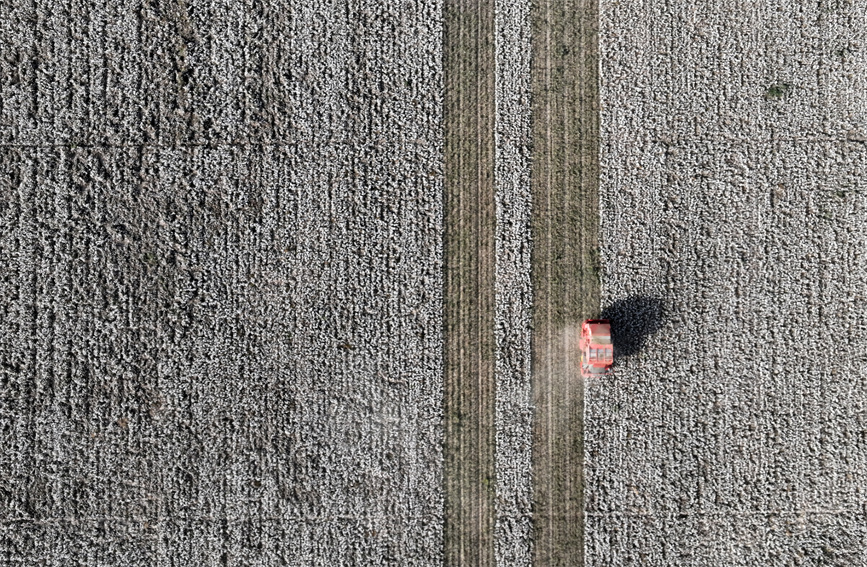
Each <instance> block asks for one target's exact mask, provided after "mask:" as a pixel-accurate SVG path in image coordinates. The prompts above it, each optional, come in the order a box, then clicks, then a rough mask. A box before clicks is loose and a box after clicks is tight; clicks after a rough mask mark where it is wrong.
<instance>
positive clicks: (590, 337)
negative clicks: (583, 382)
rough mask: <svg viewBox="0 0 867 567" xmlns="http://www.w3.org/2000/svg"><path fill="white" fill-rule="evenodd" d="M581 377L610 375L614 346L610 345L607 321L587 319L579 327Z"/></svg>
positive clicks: (609, 330) (608, 323) (609, 327)
mask: <svg viewBox="0 0 867 567" xmlns="http://www.w3.org/2000/svg"><path fill="white" fill-rule="evenodd" d="M579 349H580V350H581V376H583V377H585V378H589V377H591V376H605V375H607V374H611V372H612V370H611V368H612V365H613V364H614V345H612V343H611V323H610V321H608V320H607V319H587V320H586V321H584V323H583V324H582V325H581V340H580V341H579Z"/></svg>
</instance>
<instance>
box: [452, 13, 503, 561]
mask: <svg viewBox="0 0 867 567" xmlns="http://www.w3.org/2000/svg"><path fill="white" fill-rule="evenodd" d="M443 15H444V22H443V25H444V34H443V35H444V37H443V42H444V49H443V75H444V77H443V78H444V86H445V92H444V109H443V119H444V136H445V139H444V160H445V164H444V167H445V184H444V208H445V210H444V219H443V224H444V236H443V238H444V242H443V254H444V259H443V261H444V280H443V285H444V290H443V292H444V293H443V319H444V353H443V362H444V389H445V400H444V405H445V408H444V409H445V416H446V423H445V456H444V457H445V463H444V467H445V468H444V491H445V495H444V497H445V502H444V504H445V510H444V516H445V527H444V542H443V543H444V562H445V565H493V564H494V540H493V536H494V511H495V508H494V490H495V471H494V466H495V465H494V462H495V461H494V444H495V437H494V412H495V404H494V402H495V382H494V364H495V339H494V314H495V310H494V307H495V305H494V302H495V295H494V254H495V207H494V204H495V202H494V112H495V106H494V92H495V90H494V89H495V81H494V71H495V52H494V0H478V1H469V0H446V2H445V4H444V14H443Z"/></svg>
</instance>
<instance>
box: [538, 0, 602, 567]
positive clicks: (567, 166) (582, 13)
mask: <svg viewBox="0 0 867 567" xmlns="http://www.w3.org/2000/svg"><path fill="white" fill-rule="evenodd" d="M597 14H598V7H597V5H596V2H595V0H544V1H542V2H539V3H537V4H536V5H535V9H534V17H533V70H532V77H533V97H534V100H533V171H532V194H533V230H532V242H533V260H532V283H533V294H534V298H533V405H534V408H535V416H534V429H533V502H534V516H533V517H534V522H535V526H534V536H535V541H534V543H535V547H534V565H538V566H539V567H549V566H565V565H569V566H572V565H583V552H584V544H583V530H584V505H583V498H584V495H583V419H584V418H583V411H584V406H583V403H584V384H583V381H582V379H581V374H580V372H579V364H580V361H579V352H578V333H579V332H580V326H581V322H582V320H583V319H585V318H588V317H594V316H596V315H598V311H599V278H598V268H597V263H596V260H597V256H596V253H597V252H598V250H597V247H598V244H597V232H598V226H599V220H598V195H597V191H598V142H597V139H598V132H599V130H598V116H599V115H598V74H597V68H598V59H597V50H596V45H597V44H596V38H597Z"/></svg>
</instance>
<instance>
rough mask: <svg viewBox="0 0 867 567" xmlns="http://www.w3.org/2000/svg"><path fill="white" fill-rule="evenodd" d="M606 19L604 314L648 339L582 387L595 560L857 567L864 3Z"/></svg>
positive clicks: (652, 9)
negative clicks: (609, 311) (612, 308)
mask: <svg viewBox="0 0 867 567" xmlns="http://www.w3.org/2000/svg"><path fill="white" fill-rule="evenodd" d="M601 21H602V33H601V46H600V49H601V54H602V57H601V60H602V77H603V82H602V92H601V100H602V103H603V108H602V136H601V139H602V152H601V166H602V176H601V180H602V185H601V189H600V200H601V210H602V214H601V219H602V231H601V238H602V258H603V265H604V266H605V274H604V278H603V294H602V297H603V305H605V306H607V305H612V304H616V303H618V302H619V301H621V300H629V298H636V299H634V300H632V301H626V303H623V304H622V305H627V306H628V305H632V306H633V307H635V309H633V310H632V311H629V309H623V310H621V313H622V315H623V316H624V320H626V321H631V322H633V323H635V322H642V321H643V322H644V323H643V324H645V325H646V326H647V328H648V329H652V328H656V327H658V331H657V332H656V333H655V334H647V335H646V336H644V337H643V350H642V349H641V348H635V349H633V350H634V352H635V354H634V355H633V356H631V357H629V358H625V359H621V360H620V363H619V368H618V372H617V375H616V378H615V379H614V380H613V381H610V382H606V383H604V384H599V385H598V387H597V388H591V389H588V398H587V419H586V445H585V447H586V453H585V454H586V473H587V557H588V560H589V561H588V563H589V564H591V565H600V566H602V565H605V566H619V565H634V564H646V565H660V566H661V565H672V566H674V565H678V566H683V565H732V566H739V565H743V566H747V565H771V566H772V565H780V566H782V565H793V564H795V565H799V564H803V565H863V564H865V563H867V551H865V550H867V498H865V493H864V487H865V486H867V419H865V402H867V374H865V368H867V356H865V353H867V302H865V301H864V300H865V298H867V259H865V258H867V256H865V254H864V251H865V249H867V181H865V172H867V149H865V146H864V141H865V140H867V135H865V134H867V104H865V103H867V99H865V92H867V90H865V88H864V81H865V77H867V57H865V50H864V48H863V46H864V45H865V40H867V35H865V34H867V32H865V30H867V12H865V10H864V5H863V2H847V1H840V2H838V1H821V2H806V3H804V2H801V3H785V2H759V3H756V2H750V1H746V0H729V1H722V0H715V1H713V2H704V3H695V2H682V1H676V2H663V3H646V2H645V3H637V2H630V3H626V2H621V3H605V4H604V8H603V10H602V18H601ZM642 297H643V298H645V301H644V303H643V302H642V301H639V300H638V299H640V298H642ZM656 300H658V301H659V303H660V305H661V307H662V308H661V309H658V310H656V313H655V315H654V317H655V318H657V319H658V321H655V322H654V321H649V320H648V316H647V314H646V313H642V312H641V309H642V305H652V304H653V303H654V301H656ZM635 331H640V329H635ZM635 335H636V336H638V335H640V333H635ZM633 346H640V345H633Z"/></svg>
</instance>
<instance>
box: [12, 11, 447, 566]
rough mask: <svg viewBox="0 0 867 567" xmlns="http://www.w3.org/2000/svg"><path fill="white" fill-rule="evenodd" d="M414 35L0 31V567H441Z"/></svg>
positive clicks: (22, 27) (429, 158)
mask: <svg viewBox="0 0 867 567" xmlns="http://www.w3.org/2000/svg"><path fill="white" fill-rule="evenodd" d="M441 21H442V5H441V3H439V2H437V1H432V2H418V1H409V2H401V3H395V2H375V1H360V0H358V1H356V0H333V1H327V0H326V1H321V2H315V3H310V2H306V1H295V0H274V1H271V2H264V3H262V2H256V3H253V2H235V3H223V2H209V1H207V0H190V1H186V2H183V1H177V2H151V1H145V2H135V3H130V4H128V5H124V4H123V3H121V4H118V3H116V2H105V3H100V2H96V3H85V2H79V1H78V0H72V1H70V2H65V3H60V4H58V3H56V2H43V1H41V0H38V1H36V2H34V3H11V4H10V3H7V4H5V5H4V7H3V8H2V9H0V42H3V45H2V48H0V52H2V54H3V55H2V58H0V67H2V75H0V76H2V81H0V142H2V144H3V145H4V147H3V148H2V149H0V219H2V221H0V297H2V300H0V306H2V317H0V431H2V432H3V433H2V438H3V440H2V451H0V471H2V472H0V563H2V564H4V565H55V566H61V565H62V566H64V567H66V566H70V565H88V566H99V565H106V566H108V565H112V566H114V565H161V566H162V565H166V566H168V565H177V566H188V565H197V564H201V565H212V564H221V565H281V564H283V565H323V566H326V565H327V566H333V565H384V564H399V565H438V564H441V562H442V548H441V542H442V445H441V442H442V395H443V390H442V334H441V330H442V314H441V311H440V306H441V300H442V296H441V294H442V276H441V264H442V250H441V246H440V242H441V232H440V231H441V222H442V142H441V135H442V119H441V116H442V100H441V92H442V74H441V67H440V64H441V57H442V53H441V45H442V44H441V34H442V27H441Z"/></svg>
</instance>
